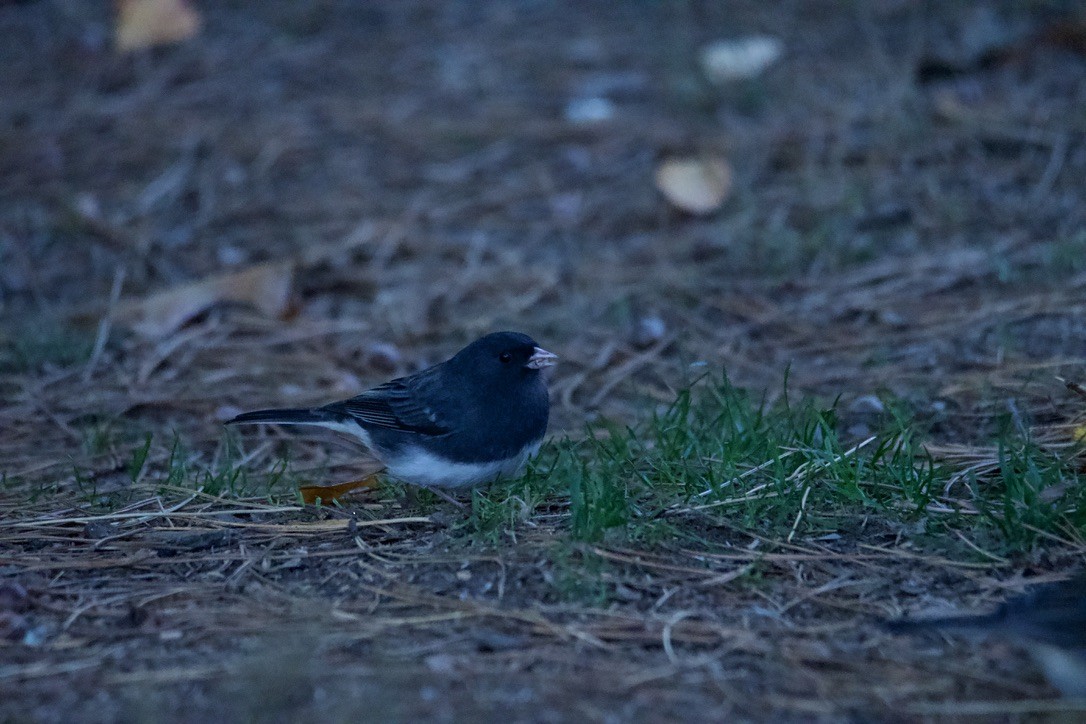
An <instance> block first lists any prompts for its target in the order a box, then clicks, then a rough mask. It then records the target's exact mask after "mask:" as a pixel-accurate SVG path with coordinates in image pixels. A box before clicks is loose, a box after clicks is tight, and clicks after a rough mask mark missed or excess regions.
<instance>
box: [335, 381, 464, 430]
mask: <svg viewBox="0 0 1086 724" xmlns="http://www.w3.org/2000/svg"><path fill="white" fill-rule="evenodd" d="M441 387H442V385H441V375H440V374H439V372H438V368H436V367H432V368H430V369H428V370H423V371H422V372H420V373H418V374H416V375H412V376H410V377H400V378H397V379H395V380H391V381H389V382H386V383H385V384H383V385H379V386H377V387H374V388H373V389H372V390H367V391H365V392H363V393H362V394H361V395H358V396H357V397H352V398H351V399H349V400H344V401H343V402H336V403H333V404H331V405H328V406H326V407H325V408H322V409H325V410H328V411H330V412H334V413H337V414H341V415H347V416H349V417H352V418H354V419H356V420H358V421H359V422H360V423H362V424H363V425H370V426H373V427H384V428H387V429H390V430H401V431H404V432H416V433H420V434H422V435H432V436H437V435H445V434H447V433H449V432H452V426H451V425H449V424H448V422H447V421H446V420H443V419H442V417H441V415H440V414H439V412H438V410H436V409H434V408H435V406H436V405H435V404H434V403H435V401H436V399H437V398H438V397H440V396H441V395H442V389H441ZM435 396H436V397H435Z"/></svg>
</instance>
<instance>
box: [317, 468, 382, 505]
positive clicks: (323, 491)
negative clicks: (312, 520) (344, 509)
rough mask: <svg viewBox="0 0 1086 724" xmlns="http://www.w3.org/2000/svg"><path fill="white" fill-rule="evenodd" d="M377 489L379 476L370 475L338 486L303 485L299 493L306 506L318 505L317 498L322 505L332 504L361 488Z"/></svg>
mask: <svg viewBox="0 0 1086 724" xmlns="http://www.w3.org/2000/svg"><path fill="white" fill-rule="evenodd" d="M376 487H377V475H376V474H374V475H368V476H366V477H364V478H359V479H358V480H350V481H348V482H346V483H337V484H336V485H301V486H299V487H298V492H299V493H301V494H302V502H303V503H305V504H306V505H316V503H317V498H320V500H321V502H322V503H331V502H332V501H333V500H339V499H340V498H341V497H343V496H344V495H346V494H347V493H349V492H351V491H352V490H357V489H359V488H369V489H373V488H376Z"/></svg>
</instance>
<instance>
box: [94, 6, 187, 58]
mask: <svg viewBox="0 0 1086 724" xmlns="http://www.w3.org/2000/svg"><path fill="white" fill-rule="evenodd" d="M201 22H202V21H201V18H200V13H199V12H198V11H197V10H196V8H194V7H192V6H190V5H189V4H188V2H186V0H117V36H116V39H115V43H116V48H117V50H118V51H121V52H124V51H128V50H139V49H140V48H149V47H151V46H153V45H164V44H167V43H177V42H179V41H182V40H187V39H188V38H191V37H192V36H194V35H196V33H198V32H199V31H200V24H201Z"/></svg>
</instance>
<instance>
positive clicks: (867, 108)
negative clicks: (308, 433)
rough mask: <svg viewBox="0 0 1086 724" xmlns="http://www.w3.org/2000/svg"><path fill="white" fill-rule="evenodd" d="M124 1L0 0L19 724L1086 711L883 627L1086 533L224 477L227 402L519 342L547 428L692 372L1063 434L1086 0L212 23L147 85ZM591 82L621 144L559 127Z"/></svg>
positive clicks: (548, 8)
mask: <svg viewBox="0 0 1086 724" xmlns="http://www.w3.org/2000/svg"><path fill="white" fill-rule="evenodd" d="M91 5H92V4H90V3H86V4H83V3H78V4H77V3H64V2H50V1H47V0H41V1H40V2H35V3H29V4H8V3H3V4H0V38H2V40H0V56H2V57H0V61H2V70H0V118H2V123H0V305H2V306H0V314H2V321H3V325H2V326H0V335H2V341H3V343H4V349H5V356H4V357H3V359H2V364H0V401H2V405H3V407H2V410H0V473H2V474H3V475H4V485H3V487H2V488H0V513H2V515H3V520H2V521H0V718H5V719H6V720H9V721H30V720H37V721H73V720H79V721H118V720H124V721H127V720H148V721H155V720H171V721H204V720H207V719H208V718H209V717H211V718H213V719H220V720H225V719H231V720H254V719H260V720H265V719H267V720H274V721H295V720H297V721H302V720H311V719H313V718H316V717H318V716H319V717H321V718H323V719H327V720H331V721H340V720H343V721H346V720H357V719H359V717H361V718H362V719H363V720H414V719H418V718H422V717H427V718H434V719H437V720H441V721H452V720H467V719H469V718H470V719H480V720H492V721H510V720H518V721H581V720H590V721H627V720H642V721H662V720H669V719H677V718H680V717H683V718H694V717H698V718H712V719H760V720H766V719H773V720H811V719H827V720H871V719H881V720H909V721H911V720H922V719H926V718H930V717H933V716H937V715H939V714H940V713H943V714H956V715H961V716H965V715H968V714H973V715H979V716H989V717H994V718H999V719H1016V718H1022V717H1026V718H1029V717H1043V716H1059V715H1063V716H1067V717H1069V718H1070V719H1073V718H1074V717H1075V716H1081V715H1082V709H1081V708H1078V709H1075V708H1074V706H1073V705H1071V704H1066V703H1061V702H1059V701H1058V700H1054V699H1053V698H1052V696H1053V692H1052V691H1051V690H1050V689H1049V688H1048V687H1047V685H1046V684H1045V683H1044V681H1043V680H1042V679H1041V678H1040V676H1039V674H1038V673H1037V671H1036V670H1035V669H1034V668H1033V667H1032V665H1031V664H1030V663H1029V661H1028V660H1027V659H1026V658H1025V657H1024V656H1023V655H1022V654H1021V652H1019V651H1017V650H1016V649H1014V648H1012V647H1009V646H1004V645H1002V644H986V645H979V644H964V645H958V646H951V645H949V644H948V643H947V642H944V641H931V640H928V641H911V640H904V639H895V638H891V637H888V636H887V635H885V634H883V633H881V632H880V631H879V630H878V628H877V627H876V626H875V625H874V624H873V621H874V620H875V619H877V618H879V617H883V616H892V615H896V614H899V613H901V612H903V611H913V610H917V609H920V608H923V607H924V606H932V605H943V606H945V607H948V608H949V607H969V606H980V607H984V606H986V605H989V604H990V603H992V602H994V601H997V600H1000V599H1002V598H1003V597H1004V596H1005V595H1006V594H1007V593H1008V592H1011V591H1016V590H1019V589H1020V588H1021V587H1022V586H1023V585H1025V584H1026V583H1028V582H1035V581H1043V580H1046V579H1050V578H1053V577H1056V576H1058V574H1059V573H1060V572H1063V571H1066V570H1068V569H1070V568H1071V567H1073V566H1074V565H1076V564H1081V563H1082V562H1083V559H1084V552H1086V546H1084V545H1083V543H1082V540H1081V535H1080V534H1078V537H1077V538H1076V537H1075V535H1076V534H1075V533H1074V532H1069V533H1068V535H1067V536H1066V537H1062V538H1060V539H1059V540H1053V541H1049V542H1048V543H1045V544H1042V545H1040V546H1039V547H1036V548H1035V549H1034V550H1032V551H1029V552H1027V553H1023V554H1018V555H1015V556H1011V557H1005V556H1001V555H987V556H986V555H983V552H981V553H978V552H977V551H970V550H969V549H968V548H967V546H965V544H964V543H963V544H962V546H961V547H960V548H954V549H947V550H945V551H933V550H931V549H930V548H925V547H920V546H914V545H913V544H912V543H911V542H910V531H909V530H905V529H901V528H895V527H892V526H887V525H882V524H879V523H878V522H876V521H873V522H872V524H871V525H870V526H869V527H865V528H864V529H863V530H862V531H857V532H853V533H850V534H846V535H840V536H831V537H825V536H820V537H815V536H807V537H803V538H798V539H796V540H794V541H792V542H790V543H785V542H783V541H780V540H774V541H769V540H763V539H759V537H758V536H759V532H758V531H756V530H755V531H752V530H744V529H741V528H739V527H735V528H728V527H727V526H726V525H719V524H717V525H713V526H709V525H708V524H705V527H704V528H698V529H697V530H696V534H697V535H698V536H699V537H700V539H702V540H707V541H711V543H712V546H711V547H710V548H706V547H705V546H698V547H694V546H691V545H688V541H684V540H681V539H680V540H663V541H657V542H653V543H648V542H643V541H642V542H634V541H629V540H622V539H616V540H612V539H610V538H605V539H604V540H603V541H602V542H599V543H583V542H576V541H573V540H572V539H571V538H570V536H569V534H568V530H567V528H568V508H567V504H566V503H564V502H563V501H562V500H561V499H555V500H553V501H550V502H548V503H547V504H545V505H543V506H541V507H540V508H538V509H537V510H535V512H534V513H533V514H532V515H531V516H530V517H528V519H526V520H519V521H516V523H515V525H512V526H510V528H509V529H508V530H505V531H503V532H502V533H501V534H500V535H499V536H497V537H496V538H495V537H492V538H488V539H486V540H482V539H480V538H479V537H478V536H474V535H472V534H471V532H470V531H465V529H464V527H463V526H462V524H461V523H459V522H458V521H457V518H458V516H460V515H461V514H460V513H459V511H457V510H455V509H454V508H452V507H451V506H445V505H444V504H441V505H436V504H431V505H429V507H427V505H421V506H420V504H419V503H417V502H414V501H411V500H408V499H405V498H404V497H403V496H402V495H401V494H400V493H399V492H398V491H397V490H396V489H392V490H391V491H386V492H382V493H377V494H375V495H368V496H367V495H365V494H363V495H359V496H355V497H352V498H349V499H347V500H345V501H344V503H343V505H342V506H341V507H338V508H336V507H332V508H328V507H325V508H320V509H317V508H313V507H312V506H308V507H306V506H301V505H300V504H291V503H283V502H282V498H277V499H275V500H274V501H269V499H268V498H267V497H266V496H265V497H264V498H261V497H260V496H259V495H257V494H256V493H254V492H252V491H248V492H247V493H246V494H245V495H240V494H239V495H232V494H231V491H229V490H221V491H216V492H215V493H209V492H207V488H206V486H205V489H204V491H203V492H201V491H200V490H199V489H198V484H199V480H200V479H201V478H200V476H201V471H204V470H213V469H215V466H216V464H217V463H216V461H217V460H219V458H220V456H222V455H224V454H225V452H224V447H223V442H222V440H223V432H222V428H221V421H222V420H223V419H224V418H225V417H228V416H229V415H230V414H231V413H232V412H235V411H237V410H240V409H249V408H254V407H263V406H272V405H305V404H310V403H316V402H323V401H329V400H332V399H336V398H338V397H343V396H346V395H349V394H352V393H354V392H357V391H359V390H361V389H363V388H364V387H366V386H368V385H370V384H374V383H377V382H380V381H383V380H385V379H387V378H389V377H391V376H394V375H396V374H402V373H407V372H409V371H412V370H414V369H417V368H418V367H419V366H421V365H422V364H425V363H430V362H435V361H438V360H439V359H441V358H443V357H444V356H446V355H448V354H450V353H451V352H453V351H455V350H456V349H457V348H459V346H461V345H462V344H463V343H465V342H466V341H468V340H470V339H472V338H473V337H475V336H477V335H478V334H480V333H482V332H485V331H489V330H493V329H502V328H515V329H521V330H524V331H527V332H529V333H531V334H532V335H533V336H534V337H536V338H537V339H538V340H540V341H541V342H542V343H543V344H544V345H545V346H546V347H548V348H550V349H553V351H555V352H558V353H559V354H561V356H562V364H561V366H560V367H559V368H558V370H557V372H556V374H555V376H554V378H553V384H552V390H553V399H554V417H553V420H554V422H553V424H552V432H553V433H554V434H555V435H563V434H570V435H574V436H576V435H578V434H580V433H581V431H582V430H583V425H584V423H585V421H586V420H594V419H598V418H600V417H601V416H602V417H607V418H611V419H615V420H619V421H628V420H635V419H638V418H639V417H642V416H644V415H645V414H648V413H650V412H651V411H652V409H653V406H654V405H656V404H661V403H667V402H669V401H670V400H672V399H673V398H674V395H675V391H676V390H677V389H679V388H681V387H682V386H683V385H684V384H686V383H687V382H688V381H689V380H690V379H691V378H692V377H693V376H695V375H696V372H693V371H692V369H702V368H701V367H694V368H692V367H691V363H698V362H704V363H706V365H708V366H709V367H711V368H717V369H719V368H723V369H726V370H727V372H728V374H729V376H730V378H731V379H732V380H733V381H734V382H736V383H737V384H742V385H745V386H749V387H752V388H754V389H763V388H764V389H766V390H768V391H769V394H771V395H773V394H779V391H780V389H781V385H782V380H783V378H784V376H785V373H786V370H787V371H788V376H789V389H790V390H791V391H792V392H793V393H794V394H811V395H818V396H822V397H824V398H825V399H827V400H832V399H834V398H836V397H840V398H841V403H840V404H841V405H842V409H845V410H850V409H851V410H853V411H856V410H859V411H861V412H862V410H863V409H864V407H863V404H864V403H863V401H864V400H865V399H870V396H871V395H873V394H875V393H887V394H892V395H894V396H895V397H897V398H900V399H903V400H907V401H908V402H909V404H910V405H911V406H912V409H913V410H915V411H916V414H917V416H918V418H921V419H923V421H924V424H925V425H926V426H927V428H928V429H929V430H930V433H931V435H932V436H933V440H934V441H935V442H936V443H938V444H939V445H941V446H943V448H944V449H952V448H951V446H954V445H957V446H962V447H959V448H953V449H957V450H959V451H969V450H972V451H975V452H976V451H979V452H976V454H977V455H979V456H981V457H983V455H984V454H985V453H984V450H985V449H986V448H985V446H986V445H989V444H990V441H991V435H992V433H993V430H994V427H995V421H996V420H997V419H999V418H1006V417H1010V418H1012V419H1020V418H1022V417H1025V418H1028V419H1029V420H1031V421H1039V422H1042V423H1048V424H1051V423H1060V422H1065V421H1069V420H1072V419H1073V418H1074V416H1075V415H1076V414H1080V413H1081V410H1082V404H1083V403H1082V400H1080V399H1077V398H1075V397H1074V396H1073V395H1070V394H1069V393H1068V392H1067V391H1066V390H1065V389H1064V387H1063V386H1062V385H1061V384H1060V383H1059V382H1057V381H1056V379H1055V377H1056V376H1057V375H1062V376H1064V377H1067V378H1068V379H1079V378H1081V377H1082V375H1083V372H1082V370H1083V367H1082V365H1083V362H1084V360H1086V321H1084V320H1086V224H1084V221H1086V218H1084V217H1086V204H1084V202H1083V193H1084V191H1086V187H1084V184H1083V178H1086V116H1084V114H1083V109H1084V108H1086V54H1084V48H1086V40H1084V38H1083V35H1084V33H1083V30H1082V28H1083V25H1082V22H1083V21H1082V17H1081V15H1079V16H1077V20H1076V19H1075V16H1073V15H1069V12H1070V11H1071V10H1073V9H1074V8H1075V4H1074V3H1067V4H1064V5H1061V4H1059V3H1053V2H1014V3H1012V2H1007V3H1002V4H999V3H987V4H980V5H981V6H982V7H981V9H980V10H978V9H977V7H976V4H970V3H960V4H959V3H923V2H910V1H908V0H885V1H881V2H857V3H821V2H799V1H786V2H779V3H764V2H762V3H756V2H720V3H716V2H673V3H672V2H666V3H665V2H661V3H648V2H627V3H610V2H576V3H574V2H566V3H561V2H544V1H529V0H524V1H523V2H509V3H504V2H447V3H446V2H424V1H416V0H395V1H393V0H389V1H388V2H364V3H363V2H357V3H356V2H347V1H342V2H337V1H336V0H324V1H321V2H312V3H296V2H287V1H286V0H282V1H280V0H271V1H269V2H263V3H240V2H218V3H203V4H202V5H201V6H202V8H203V10H204V11H205V14H206V27H205V28H204V29H203V32H202V33H201V35H200V36H199V37H198V38H197V39H195V40H193V41H191V42H188V43H185V44H182V45H179V46H177V47H172V48H166V49H158V50H154V51H150V52H145V53H140V54H137V55H135V56H128V57H121V56H117V55H115V54H114V53H113V52H112V51H111V49H110V47H109V33H110V25H109V18H108V16H107V15H106V14H105V12H104V11H101V10H95V9H94V8H93V7H90V6H91ZM84 6H86V7H84ZM750 33H769V34H772V35H775V36H778V37H779V38H780V39H781V40H782V41H783V45H784V49H785V52H784V56H783V58H782V59H781V61H780V62H779V63H778V64H776V65H775V66H773V67H772V68H770V69H769V70H768V71H767V72H766V74H765V75H763V76H762V77H760V78H758V79H755V80H753V81H747V82H743V83H740V84H737V85H736V86H734V87H727V88H718V87H713V86H711V85H709V84H707V83H706V82H705V80H704V79H703V78H702V77H701V75H700V71H699V69H698V66H697V53H698V49H699V48H700V47H701V46H702V45H703V44H704V43H705V42H707V41H709V40H713V39H715V38H719V37H731V36H740V35H746V34H750ZM597 96H599V97H606V98H608V99H610V100H611V101H612V102H613V104H614V107H615V113H614V117H613V118H612V119H610V120H608V121H604V122H600V123H594V124H577V123H574V122H571V121H570V120H568V119H567V117H566V113H565V112H566V108H567V106H568V104H569V103H570V102H571V101H574V100H577V99H580V98H586V97H597ZM705 152H712V153H720V154H723V155H724V156H726V157H727V158H728V159H729V161H730V163H731V164H732V165H733V167H734V169H735V176H736V185H735V189H734V192H733V194H732V196H731V198H729V200H728V201H727V202H726V204H725V205H724V207H723V208H722V209H721V211H720V212H718V213H716V214H713V215H710V216H708V217H705V218H695V217H691V216H687V215H684V214H681V213H678V212H676V211H674V210H672V209H669V208H668V206H667V204H666V202H665V201H664V200H663V199H662V198H661V197H660V196H659V194H658V193H657V192H656V190H655V189H654V187H653V184H652V178H653V169H654V165H655V163H656V162H657V160H658V159H659V158H661V157H663V156H666V155H668V154H673V153H705ZM262 262H291V263H292V265H293V270H294V272H293V277H292V279H293V281H292V287H291V289H292V292H291V295H292V302H291V309H290V311H289V313H288V314H286V315H281V317H279V318H270V317H269V316H267V315H264V314H261V313H260V312H259V311H257V310H254V309H252V308H247V307H236V306H229V305H225V306H216V307H215V308H213V309H212V310H211V311H209V312H207V313H206V314H202V315H201V316H199V317H198V318H196V319H195V320H192V321H191V322H189V323H188V324H186V325H185V326H184V327H183V328H182V329H180V330H178V331H176V332H172V333H170V334H168V335H165V336H162V337H159V338H153V339H150V338H147V337H145V336H141V335H140V334H138V333H133V332H131V331H130V330H128V329H126V328H125V327H124V325H122V324H119V323H118V324H111V325H110V326H109V328H108V329H106V330H105V331H106V332H108V334H106V335H104V337H103V339H104V341H105V344H104V345H101V346H99V347H95V344H94V343H95V339H96V335H98V333H99V331H101V330H103V327H102V324H101V320H103V319H106V320H108V319H111V314H110V310H111V308H113V309H116V308H117V305H118V304H124V303H125V300H128V299H135V300H138V299H142V298H144V297H146V296H147V295H148V294H151V293H153V292H155V291H157V290H160V289H166V288H169V287H172V286H174V285H177V284H181V283H184V282H189V281H193V280H201V279H205V278H207V277H208V276H210V275H213V274H217V273H221V272H223V271H229V270H234V269H244V268H248V267H249V266H251V265H254V264H258V263H262ZM115 291H116V292H118V293H119V297H120V301H119V302H117V304H113V305H112V306H111V302H110V300H111V296H115V295H114V292H115ZM650 317H651V318H657V317H658V318H659V320H660V322H662V324H654V325H650V326H652V328H653V330H654V331H659V332H662V334H659V335H654V336H651V338H649V339H647V340H646V339H638V334H637V333H636V330H637V328H638V325H639V323H641V322H642V320H644V319H646V318H650ZM857 400H859V401H860V402H858V403H856V401H857ZM854 403H855V404H854ZM849 405H852V407H849ZM857 414H858V415H859V413H857ZM856 424H857V425H861V426H862V424H863V422H862V420H858V421H857V422H856ZM148 433H150V434H151V435H152V437H151V438H150V440H151V441H150V443H147V447H146V456H147V460H146V463H145V465H143V466H139V467H140V469H139V470H138V471H137V474H135V475H130V472H131V471H132V469H133V467H132V460H133V456H134V454H135V453H134V451H137V450H139V449H140V447H141V445H144V444H145V441H146V440H147V437H146V435H147V434H148ZM242 444H243V445H244V456H245V465H246V466H247V467H248V468H250V469H252V470H255V471H260V472H261V473H262V474H263V473H266V474H269V475H270V474H272V473H273V472H274V471H275V470H277V469H278V466H281V465H282V463H283V456H284V455H285V454H288V453H289V455H290V458H291V460H290V464H291V471H292V472H291V474H292V475H296V476H299V477H301V478H303V479H310V478H319V479H321V480H325V479H332V480H336V479H342V478H343V477H344V476H345V475H347V474H349V473H350V472H351V470H352V469H353V468H352V466H353V464H354V461H353V458H352V456H351V455H350V454H349V453H348V452H346V451H344V450H343V449H342V448H341V447H334V446H330V445H329V444H327V442H326V441H325V440H323V439H320V438H317V439H314V438H306V439H294V438H290V439H288V438H286V437H285V436H283V435H281V433H280V432H278V431H274V430H268V431H263V432H260V433H257V432H253V433H252V434H251V435H247V436H246V437H245V439H244V441H243V443H242ZM194 481H196V482H194ZM107 500H108V501H114V503H116V501H122V502H121V503H116V504H114V505H113V507H110V508H108V509H107V508H106V507H104V506H105V503H104V502H103V501H107ZM691 525H692V526H695V525H702V524H701V523H691ZM767 547H768V549H769V550H771V552H769V553H766V552H765V550H766V549H767ZM1075 711H1077V712H1078V714H1077V715H1076V714H1075V713H1074V712H1075Z"/></svg>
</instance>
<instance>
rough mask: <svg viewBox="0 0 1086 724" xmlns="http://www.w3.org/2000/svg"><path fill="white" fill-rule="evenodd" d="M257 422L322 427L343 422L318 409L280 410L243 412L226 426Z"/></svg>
mask: <svg viewBox="0 0 1086 724" xmlns="http://www.w3.org/2000/svg"><path fill="white" fill-rule="evenodd" d="M258 422H263V423H268V424H274V425H321V426H323V427H329V426H335V425H337V424H340V423H342V422H343V420H342V418H341V417H340V416H339V415H335V414H333V413H331V412H328V411H327V410H320V409H309V410H302V409H280V410H256V411H254V412H243V413H242V414H240V415H238V416H237V417H235V418H234V419H233V420H229V421H227V423H226V424H227V425H248V424H255V423H258Z"/></svg>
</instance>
